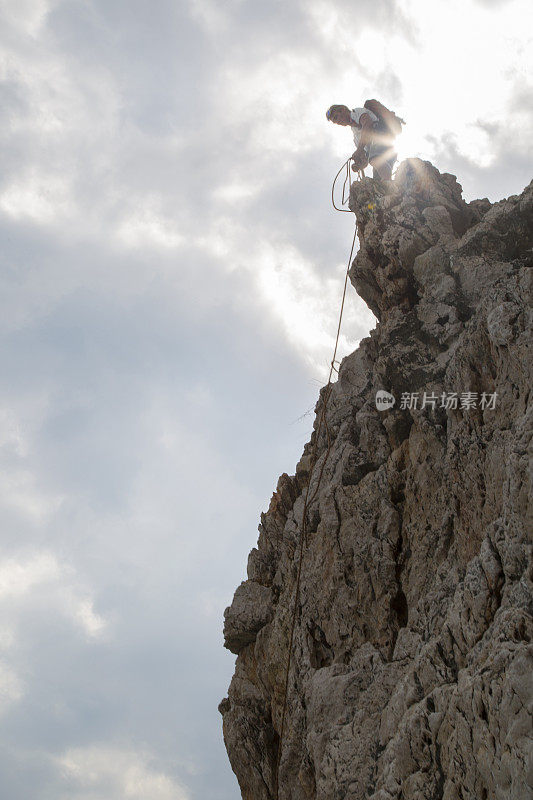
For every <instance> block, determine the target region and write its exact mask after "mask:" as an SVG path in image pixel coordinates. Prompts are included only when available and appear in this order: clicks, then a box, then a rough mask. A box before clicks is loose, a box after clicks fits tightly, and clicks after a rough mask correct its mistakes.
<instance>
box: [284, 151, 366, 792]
mask: <svg viewBox="0 0 533 800" xmlns="http://www.w3.org/2000/svg"><path fill="white" fill-rule="evenodd" d="M344 169H345V170H346V174H345V177H344V184H343V187H342V200H341V207H340V208H339V206H337V205H336V204H335V184H336V183H337V179H338V177H339V175H340V174H341V172H342V171H343V170H344ZM364 174H365V173H364V170H358V172H357V177H356V180H361V178H362V177H364ZM350 185H351V179H350V159H349V158H348V159H347V160H346V161H345V162H344V164H343V165H342V167H341V168H340V170H339V171H338V172H337V174H336V175H335V178H334V180H333V184H332V186H331V202H332V204H333V208H334V209H335V210H336V211H345V212H347V213H348V214H351V213H352V212H351V211H350V209H349V208H342V206H344V205H346V204H347V203H348V201H349V199H350ZM346 191H347V194H346ZM356 236H357V219H356V221H355V226H354V233H353V239H352V246H351V248H350V255H349V256H348V264H347V266H346V274H345V276H344V288H343V292H342V302H341V308H340V312H339V322H338V325H337V336H336V339H335V348H334V350H333V358H332V359H331V364H330V370H329V376H328V382H327V384H326V386H325V390H324V399H323V403H322V409H321V412H320V417H319V419H318V427H317V431H316V436H315V441H314V444H313V451H312V454H311V466H310V469H309V479H308V481H307V488H306V492H305V497H304V507H303V512H302V523H301V526H300V546H299V550H298V571H297V573H296V588H295V595H294V606H293V613H292V620H291V629H290V635H289V648H288V654H287V666H286V669H285V684H284V693H283V710H282V713H281V729H280V734H279V742H278V752H277V756H276V772H275V792H274V797H275V800H279V767H280V761H281V750H282V746H283V736H284V733H285V718H286V712H287V698H288V693H289V677H290V670H291V662H292V650H293V644H294V631H295V627H296V618H297V616H298V603H299V600H300V583H301V576H302V564H303V557H304V546H307V512H308V508H309V506H310V505H311V503H312V502H313V500H314V499H315V497H316V496H317V494H318V491H319V489H320V484H321V482H322V476H323V474H324V469H325V466H326V463H327V460H328V458H329V454H330V451H331V444H332V442H331V436H330V432H329V426H328V423H327V420H326V411H327V407H328V400H329V397H330V395H331V390H332V383H331V380H332V377H333V372H336V373H337V374H338V371H339V370H338V369H337V367H336V366H335V364H338V363H339V362H338V361H337V359H336V356H337V350H338V347H339V338H340V333H341V324H342V315H343V312H344V302H345V300H346V289H347V288H348V274H349V270H350V266H351V263H352V256H353V250H354V247H355V239H356ZM322 426H324V429H325V431H326V437H327V448H326V453H325V455H324V459H323V461H322V465H321V467H320V472H319V474H318V480H317V483H316V487H315V489H314V491H313V492H312V494H310V489H311V478H312V477H313V470H314V468H315V464H316V458H317V444H318V441H319V439H320V434H321V432H322Z"/></svg>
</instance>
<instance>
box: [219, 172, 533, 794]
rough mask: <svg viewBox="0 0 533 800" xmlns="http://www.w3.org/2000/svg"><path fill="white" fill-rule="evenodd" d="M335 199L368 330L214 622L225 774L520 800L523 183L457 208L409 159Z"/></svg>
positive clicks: (527, 674) (530, 627)
mask: <svg viewBox="0 0 533 800" xmlns="http://www.w3.org/2000/svg"><path fill="white" fill-rule="evenodd" d="M350 206H351V208H352V210H353V211H354V212H355V213H356V215H357V219H358V225H359V235H360V248H359V251H358V253H357V255H356V257H355V259H354V262H353V264H352V267H351V270H350V277H351V280H352V283H353V284H354V286H355V288H356V289H357V291H358V292H359V293H360V294H361V296H362V297H363V298H364V299H365V300H366V302H367V303H368V305H369V306H370V308H371V309H372V310H373V311H374V313H375V314H376V316H377V317H378V320H379V322H378V324H377V326H376V328H375V330H373V331H372V332H371V334H370V336H369V337H368V338H366V339H364V340H363V341H362V342H361V344H360V346H359V348H358V349H357V350H356V351H355V352H354V353H352V354H351V355H349V356H348V357H347V358H345V359H344V361H343V362H342V365H341V368H340V371H339V379H338V381H337V382H336V383H335V384H334V385H333V386H332V389H331V394H330V396H329V399H328V403H327V410H326V420H327V424H328V430H329V434H330V438H331V449H330V451H329V455H328V457H327V459H326V454H327V450H328V439H327V435H326V432H325V430H324V429H323V428H322V429H321V430H319V425H318V419H319V417H320V414H321V413H322V409H323V404H324V402H325V398H326V393H325V392H324V391H322V392H321V393H320V397H319V401H318V404H317V408H316V412H317V417H316V419H315V425H314V431H313V435H312V438H311V442H309V443H308V444H307V445H306V446H305V449H304V454H303V456H302V458H301V460H300V462H299V464H298V466H297V469H296V475H295V476H294V477H290V476H288V475H282V476H281V478H280V480H279V483H278V486H277V489H276V492H275V493H274V495H273V498H272V501H271V504H270V507H269V510H268V511H267V513H266V514H263V515H262V516H261V524H260V526H259V540H258V545H257V548H254V549H253V550H252V552H251V554H250V557H249V561H248V580H247V581H245V582H244V583H243V584H241V586H240V587H239V588H238V589H237V591H236V593H235V598H234V601H233V603H232V605H231V606H230V608H229V609H227V610H226V612H225V628H224V630H225V637H226V646H227V647H228V648H229V649H230V650H232V651H233V652H235V653H238V658H237V662H236V667H235V674H234V677H233V679H232V682H231V686H230V688H229V693H228V697H227V698H225V699H224V700H223V701H222V703H221V705H220V711H221V713H222V715H223V720H224V722H223V726H224V737H225V742H226V747H227V750H228V754H229V757H230V761H231V764H232V767H233V769H234V771H235V773H236V775H237V778H238V780H239V784H240V787H241V793H242V797H243V798H244V800H273V798H274V797H275V796H276V777H277V769H276V767H277V759H278V754H279V762H280V763H279V787H278V789H279V792H278V796H279V800H289V799H290V800H333V799H335V800H456V799H459V798H461V800H483V798H485V800H492V799H493V798H494V799H495V800H504V798H505V800H508V799H510V798H512V799H513V800H526V798H530V797H531V796H532V793H533V777H532V774H531V765H529V764H528V755H529V752H530V751H531V731H532V725H531V712H532V696H533V691H532V690H533V686H532V675H533V669H532V668H533V649H532V645H531V635H532V632H533V623H532V612H533V608H532V605H533V603H532V597H533V592H532V588H533V587H532V577H533V566H532V558H531V533H532V531H533V512H532V505H531V497H532V492H531V486H530V479H531V466H530V465H531V452H532V445H531V434H532V428H533V410H532V402H531V386H532V369H531V367H532V360H531V323H532V314H531V306H532V304H531V299H532V294H533V293H532V287H533V281H532V269H531V267H532V265H533V185H530V186H529V187H527V188H526V189H525V190H524V192H523V193H522V194H521V195H520V196H515V197H511V198H508V199H507V200H503V201H501V202H499V203H495V204H494V205H491V204H490V203H489V201H488V200H486V199H484V200H476V201H474V202H472V203H465V202H464V200H463V199H462V196H461V187H460V186H459V184H458V183H457V181H456V179H455V177H454V176H453V175H447V174H440V173H439V172H438V170H436V169H435V167H433V166H432V165H431V164H429V163H427V162H423V161H420V160H419V159H410V160H408V161H406V162H404V163H403V164H401V165H400V167H399V169H398V172H397V175H396V178H395V180H394V181H391V182H386V183H380V182H377V181H373V180H370V179H364V180H363V181H361V182H357V183H354V184H353V186H352V189H351V195H350ZM380 389H384V390H386V391H387V392H390V393H392V394H393V395H394V397H395V398H396V402H395V404H394V406H393V407H392V408H388V409H385V410H379V409H378V408H377V407H376V403H375V396H376V392H377V391H378V390H380ZM453 397H455V403H454V402H453ZM450 398H452V400H450ZM315 447H316V453H317V462H316V465H315V466H314V468H313V464H312V459H311V453H312V451H313V448H315ZM320 473H322V479H321V482H320V485H318V475H319V474H320ZM308 482H310V487H309V489H310V496H311V497H312V502H311V503H310V507H309V515H308V525H307V541H306V543H305V546H304V560H303V565H302V576H301V588H300V593H299V599H298V606H297V616H296V626H295V637H294V646H293V655H292V658H293V661H292V667H291V672H290V680H289V692H288V696H287V717H286V719H287V724H286V728H285V732H284V737H283V741H282V746H281V752H279V753H278V751H279V748H280V730H281V717H282V712H283V703H284V681H285V670H286V665H287V656H288V642H289V634H290V628H291V622H292V616H293V609H294V598H295V585H296V579H297V568H298V553H299V548H298V545H299V542H300V531H301V523H302V511H303V496H304V493H305V491H306V487H307V484H308ZM528 769H529V771H528Z"/></svg>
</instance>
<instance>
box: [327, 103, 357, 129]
mask: <svg viewBox="0 0 533 800" xmlns="http://www.w3.org/2000/svg"><path fill="white" fill-rule="evenodd" d="M326 118H327V119H329V121H330V122H334V123H335V125H351V124H352V117H351V115H350V109H349V108H348V106H330V107H329V108H328V110H327V111H326Z"/></svg>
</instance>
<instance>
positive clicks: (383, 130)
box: [326, 100, 405, 181]
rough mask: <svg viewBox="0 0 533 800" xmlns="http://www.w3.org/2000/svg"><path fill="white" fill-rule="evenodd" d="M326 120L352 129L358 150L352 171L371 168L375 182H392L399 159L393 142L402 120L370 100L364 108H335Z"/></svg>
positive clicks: (400, 129) (330, 109)
mask: <svg viewBox="0 0 533 800" xmlns="http://www.w3.org/2000/svg"><path fill="white" fill-rule="evenodd" d="M326 117H327V119H328V120H330V122H334V123H335V124H336V125H350V126H351V128H352V132H353V139H354V142H355V144H356V149H355V151H354V152H353V153H352V169H354V170H361V169H364V168H365V167H366V166H368V164H370V165H371V167H372V170H373V178H380V179H381V180H382V181H390V180H391V178H392V169H393V167H394V164H395V162H396V159H397V153H396V152H395V150H394V139H395V138H396V136H397V135H398V134H399V133H401V131H402V125H404V124H405V123H404V121H403V119H401V118H400V117H397V116H396V114H395V113H394V112H393V111H389V109H388V108H387V107H386V106H384V105H383V104H382V103H380V102H379V101H377V100H367V101H366V103H365V105H364V107H363V108H354V109H352V111H350V109H349V108H348V106H342V105H333V106H331V107H330V108H328V110H327V111H326Z"/></svg>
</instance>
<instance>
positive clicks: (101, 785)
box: [56, 746, 190, 800]
mask: <svg viewBox="0 0 533 800" xmlns="http://www.w3.org/2000/svg"><path fill="white" fill-rule="evenodd" d="M56 763H57V765H58V767H59V769H60V770H61V772H62V775H63V778H64V781H65V782H66V783H67V784H68V789H65V792H64V793H63V792H61V794H60V795H59V796H60V797H61V798H62V799H63V798H65V800H66V799H67V798H68V800H109V799H110V798H114V797H116V798H122V799H123V800H148V798H149V800H189V798H190V795H189V793H188V792H187V791H186V790H185V789H184V788H183V787H182V786H181V785H180V784H179V783H178V782H177V781H176V780H175V779H174V778H173V777H171V776H169V775H168V774H166V773H165V772H164V771H163V770H161V769H160V768H158V767H156V766H154V763H153V759H152V758H151V757H150V756H149V755H148V754H147V753H145V752H136V751H131V750H122V749H119V748H115V747H105V746H94V747H86V748H72V749H70V750H68V751H67V752H66V753H64V755H63V756H61V757H60V758H59V759H57V762H56Z"/></svg>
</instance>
